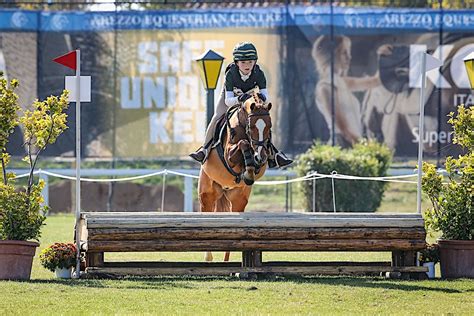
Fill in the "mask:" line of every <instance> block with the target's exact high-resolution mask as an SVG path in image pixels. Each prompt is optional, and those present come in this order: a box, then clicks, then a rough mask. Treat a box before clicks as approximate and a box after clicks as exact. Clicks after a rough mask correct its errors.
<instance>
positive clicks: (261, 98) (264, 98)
mask: <svg viewBox="0 0 474 316" xmlns="http://www.w3.org/2000/svg"><path fill="white" fill-rule="evenodd" d="M257 95H258V97H259V98H260V100H262V101H263V102H265V101H267V97H266V96H265V95H264V94H263V93H260V92H259V93H257Z"/></svg>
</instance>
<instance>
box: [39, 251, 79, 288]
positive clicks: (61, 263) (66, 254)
mask: <svg viewBox="0 0 474 316" xmlns="http://www.w3.org/2000/svg"><path fill="white" fill-rule="evenodd" d="M76 258H77V248H76V245H75V244H72V243H54V244H52V245H51V246H49V247H48V248H45V249H43V251H41V254H40V257H39V259H40V262H41V264H42V265H43V267H45V268H46V269H48V270H50V271H51V272H54V273H55V274H56V277H58V278H62V279H70V278H71V272H72V268H73V267H74V266H75V265H76Z"/></svg>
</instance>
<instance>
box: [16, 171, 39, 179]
mask: <svg viewBox="0 0 474 316" xmlns="http://www.w3.org/2000/svg"><path fill="white" fill-rule="evenodd" d="M33 174H34V175H37V174H41V170H36V171H34V172H33ZM29 175H30V173H29V172H28V173H24V174H20V175H18V176H15V177H14V178H13V179H20V178H25V177H28V176H29Z"/></svg>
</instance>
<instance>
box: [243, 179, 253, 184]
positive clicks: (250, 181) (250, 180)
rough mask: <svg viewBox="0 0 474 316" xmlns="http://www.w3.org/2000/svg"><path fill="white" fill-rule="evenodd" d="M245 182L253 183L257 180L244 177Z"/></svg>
mask: <svg viewBox="0 0 474 316" xmlns="http://www.w3.org/2000/svg"><path fill="white" fill-rule="evenodd" d="M244 182H245V184H246V185H252V184H253V183H254V182H255V181H254V180H252V179H247V178H244Z"/></svg>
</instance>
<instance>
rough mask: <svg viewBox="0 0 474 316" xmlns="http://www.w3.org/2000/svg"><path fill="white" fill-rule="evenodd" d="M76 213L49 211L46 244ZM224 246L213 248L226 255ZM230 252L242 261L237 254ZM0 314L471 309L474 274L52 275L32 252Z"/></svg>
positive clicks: (63, 234)
mask: <svg viewBox="0 0 474 316" xmlns="http://www.w3.org/2000/svg"><path fill="white" fill-rule="evenodd" d="M73 222H74V218H73V216H71V215H58V216H51V217H49V218H48V220H47V226H46V227H45V228H44V230H43V237H42V239H41V248H44V247H46V246H48V245H49V244H50V243H52V242H59V241H70V240H71V239H72V231H73ZM203 255H204V254H203V253H190V254H172V253H166V254H142V253H139V254H124V255H122V254H119V255H117V254H112V255H109V256H106V259H108V260H110V259H113V260H125V259H127V260H130V259H135V260H146V259H148V260H149V259H155V260H165V259H166V260H198V261H200V260H202V258H203ZM221 255H222V254H221V253H218V254H215V258H216V259H218V260H219V259H221V258H222V256H221ZM388 258H389V255H388V254H387V253H291V254H290V253H269V254H265V256H264V259H266V260H369V261H372V260H385V259H387V260H388ZM231 259H233V260H239V256H238V255H237V254H235V253H233V254H232V257H231ZM0 293H1V295H0V298H1V299H0V315H11V314H17V315H29V314H41V315H43V314H46V315H48V314H81V315H82V314H134V315H135V314H160V315H161V314H166V315H168V314H184V315H196V314H212V315H217V314H247V315H255V314H271V315H274V314H276V315H288V314H361V313H363V314H386V313H389V314H431V313H436V314H448V313H453V314H465V315H468V314H472V311H473V310H474V280H455V281H443V280H435V281H393V280H386V279H382V278H364V277H351V278H349V277H339V278H338V277H312V278H281V279H277V280H274V281H248V282H246V281H239V280H237V279H235V278H231V277H229V278H205V277H201V278H184V277H181V278H173V277H167V278H150V279H123V280H67V281H62V280H58V279H55V278H54V276H53V274H52V273H51V272H49V271H47V270H45V269H43V268H42V267H41V266H40V264H39V262H38V259H37V258H35V261H34V266H33V271H32V280H31V281H28V282H14V281H0Z"/></svg>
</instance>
